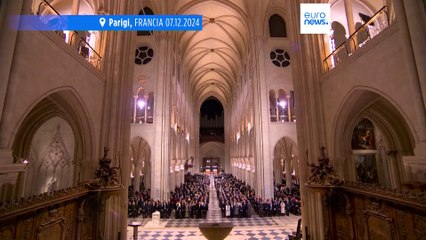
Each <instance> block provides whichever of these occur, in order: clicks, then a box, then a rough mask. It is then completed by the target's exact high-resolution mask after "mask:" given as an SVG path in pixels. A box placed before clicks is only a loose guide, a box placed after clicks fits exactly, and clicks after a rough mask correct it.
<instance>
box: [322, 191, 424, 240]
mask: <svg viewBox="0 0 426 240" xmlns="http://www.w3.org/2000/svg"><path fill="white" fill-rule="evenodd" d="M335 191H336V194H338V195H340V196H345V195H346V196H348V199H349V200H348V202H350V203H351V204H352V206H351V210H352V213H351V214H348V213H349V212H350V211H349V212H348V211H347V209H345V210H344V209H342V206H341V205H339V203H338V202H337V203H336V201H335V202H331V203H333V204H334V205H333V207H332V208H330V210H331V216H332V217H333V221H332V222H333V223H334V232H333V236H335V239H362V240H364V239H367V240H376V239H377V240H387V239H389V240H394V239H395V240H405V239H407V240H426V205H418V204H411V205H410V203H409V201H408V200H407V201H406V202H401V201H396V200H395V198H393V196H390V197H389V196H386V195H383V196H381V195H377V196H375V195H374V196H373V194H369V193H367V192H350V191H345V190H335ZM405 203H408V204H405ZM345 213H346V214H345ZM351 221H352V224H353V225H352V226H353V229H354V233H353V237H352V238H351V236H350V235H349V234H348V230H349V229H350V227H349V226H350V224H351Z"/></svg>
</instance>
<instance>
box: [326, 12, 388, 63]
mask: <svg viewBox="0 0 426 240" xmlns="http://www.w3.org/2000/svg"><path fill="white" fill-rule="evenodd" d="M389 24H390V19H389V14H388V12H387V8H386V6H383V7H382V8H381V9H380V10H379V11H378V12H377V13H375V14H374V15H373V16H372V17H371V18H370V19H369V20H368V21H367V22H365V23H364V24H363V25H362V26H361V27H359V28H358V29H357V30H356V31H355V32H354V33H353V34H352V35H350V36H349V38H348V39H347V40H346V41H344V42H343V43H342V44H340V45H339V46H338V47H337V48H336V49H335V50H334V51H333V52H332V53H331V54H330V55H328V56H327V57H326V58H325V59H324V61H323V64H324V68H325V70H326V71H329V70H330V69H333V68H334V67H335V66H336V65H338V64H339V63H341V62H343V61H344V60H345V58H347V57H349V56H350V55H352V54H353V53H354V52H356V51H357V50H358V49H359V48H360V47H362V46H364V45H365V44H366V42H368V41H369V40H370V39H372V38H374V37H375V36H377V35H378V34H379V33H381V32H382V31H383V30H384V29H385V28H387V27H388V26H389Z"/></svg>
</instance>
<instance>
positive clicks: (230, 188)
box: [215, 173, 255, 218]
mask: <svg viewBox="0 0 426 240" xmlns="http://www.w3.org/2000/svg"><path fill="white" fill-rule="evenodd" d="M215 186H216V191H217V197H218V200H219V207H220V210H221V212H222V217H223V218H225V217H227V218H247V217H250V216H251V206H250V202H251V200H252V199H254V196H255V193H254V189H252V188H251V187H250V186H249V185H247V184H246V183H245V182H243V181H241V180H238V179H237V178H236V177H234V176H232V174H226V173H221V174H219V176H217V177H215Z"/></svg>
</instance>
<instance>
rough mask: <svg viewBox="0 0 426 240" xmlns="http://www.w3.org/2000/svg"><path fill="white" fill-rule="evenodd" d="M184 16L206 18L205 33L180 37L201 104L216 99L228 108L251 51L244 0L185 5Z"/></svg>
mask: <svg viewBox="0 0 426 240" xmlns="http://www.w3.org/2000/svg"><path fill="white" fill-rule="evenodd" d="M182 2H184V3H186V4H182V5H178V7H179V9H178V12H179V13H181V14H201V15H203V30H202V31H196V32H194V31H188V32H183V33H181V34H180V35H179V39H178V40H179V41H178V42H179V46H180V52H181V53H182V56H183V63H182V65H183V67H184V68H185V72H186V73H187V77H188V81H189V83H190V86H191V87H192V90H193V94H194V95H193V99H194V101H195V102H197V103H200V101H203V100H204V99H206V98H207V97H209V96H216V97H217V98H218V99H219V100H221V101H223V102H222V104H224V105H227V104H228V103H229V101H230V99H231V97H232V95H233V94H234V91H235V86H236V84H237V82H238V81H239V79H240V78H241V70H242V59H244V56H245V54H246V51H247V45H248V28H247V25H246V13H245V8H244V4H243V2H242V1H241V0H233V1H225V0H223V1H181V2H180V3H182Z"/></svg>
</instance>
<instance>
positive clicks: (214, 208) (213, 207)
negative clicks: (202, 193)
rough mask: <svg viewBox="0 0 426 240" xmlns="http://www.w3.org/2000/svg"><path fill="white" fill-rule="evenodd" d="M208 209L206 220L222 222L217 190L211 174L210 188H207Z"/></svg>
mask: <svg viewBox="0 0 426 240" xmlns="http://www.w3.org/2000/svg"><path fill="white" fill-rule="evenodd" d="M209 191H210V193H209V196H210V197H209V198H210V199H209V210H208V211H207V221H208V222H217V221H220V222H222V221H223V220H224V219H222V213H221V211H220V207H219V200H218V199H217V191H216V187H215V183H214V177H213V175H210V188H209Z"/></svg>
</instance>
